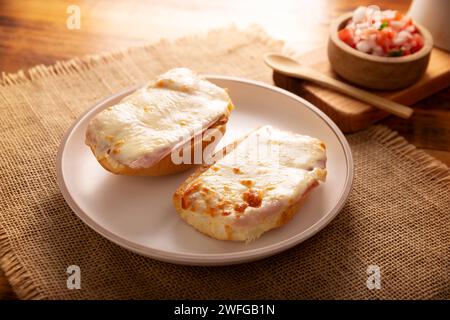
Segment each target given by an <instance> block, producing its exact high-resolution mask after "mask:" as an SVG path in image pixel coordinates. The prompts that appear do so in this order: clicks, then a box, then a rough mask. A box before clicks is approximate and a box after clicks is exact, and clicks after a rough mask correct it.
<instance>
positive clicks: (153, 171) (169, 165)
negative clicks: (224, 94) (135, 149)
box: [88, 103, 232, 177]
mask: <svg viewBox="0 0 450 320" xmlns="http://www.w3.org/2000/svg"><path fill="white" fill-rule="evenodd" d="M229 109H230V110H231V109H232V105H231V103H230V107H229ZM229 115H230V111H227V112H226V113H225V114H223V115H222V116H221V117H220V118H219V120H217V121H216V122H215V123H213V124H212V125H211V126H210V127H209V128H208V129H207V130H218V131H220V132H221V134H222V136H223V134H225V131H226V124H227V122H228V118H229ZM205 131H206V130H205ZM217 142H218V141H215V140H209V139H204V137H203V139H202V140H201V144H202V148H201V150H204V149H205V148H206V147H207V146H208V145H210V144H212V143H217ZM187 143H190V145H191V148H190V152H191V163H181V164H174V163H173V161H172V157H171V154H170V153H169V154H168V155H166V156H165V157H164V158H162V159H161V160H160V161H158V162H157V163H156V164H155V165H153V166H151V167H148V168H131V167H130V166H127V165H125V164H121V163H119V162H117V161H116V160H115V159H114V158H112V157H108V156H106V157H101V158H99V157H97V154H96V150H95V146H93V145H92V144H88V146H89V147H90V148H91V150H92V152H93V153H94V155H96V158H97V161H98V162H99V163H100V164H101V165H102V167H103V168H105V169H106V170H108V171H109V172H111V173H114V174H118V175H125V176H153V177H156V176H164V175H170V174H175V173H179V172H182V171H186V170H188V169H190V168H192V167H194V166H196V165H197V164H195V163H194V159H193V157H194V148H196V145H195V141H194V138H192V139H191V140H190V141H189V142H187ZM196 143H197V144H198V142H196ZM182 148H183V147H180V149H182ZM178 150H179V149H178ZM181 154H182V150H181Z"/></svg>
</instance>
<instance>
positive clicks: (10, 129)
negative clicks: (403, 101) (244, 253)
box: [0, 28, 450, 299]
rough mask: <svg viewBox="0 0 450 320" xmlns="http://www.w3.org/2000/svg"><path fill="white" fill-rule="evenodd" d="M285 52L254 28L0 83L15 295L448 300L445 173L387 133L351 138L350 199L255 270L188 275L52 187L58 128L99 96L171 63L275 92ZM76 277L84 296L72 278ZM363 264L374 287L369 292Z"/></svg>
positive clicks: (1, 237) (3, 251)
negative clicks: (84, 216)
mask: <svg viewBox="0 0 450 320" xmlns="http://www.w3.org/2000/svg"><path fill="white" fill-rule="evenodd" d="M281 47H282V43H281V42H277V41H274V40H270V39H269V38H268V37H267V36H266V35H265V34H264V33H263V32H261V31H260V30H257V29H255V28H250V29H248V30H246V31H238V30H236V29H234V28H231V29H223V30H216V31H213V32H211V33H209V34H208V35H207V36H204V37H189V38H184V39H181V40H179V41H176V42H174V43H172V42H168V41H161V42H159V43H157V44H154V45H148V46H145V47H139V48H132V49H129V50H127V51H122V52H116V53H111V54H107V55H101V56H94V57H88V58H85V59H82V60H78V59H75V60H71V61H67V62H60V63H57V64H56V65H54V66H51V67H44V66H38V67H35V68H33V69H32V70H30V71H29V72H28V73H27V74H25V73H23V72H21V73H18V74H15V75H4V77H3V82H2V84H1V85H0V132H1V136H0V150H1V157H0V177H1V184H0V186H1V197H2V198H1V203H0V210H1V211H0V225H1V228H0V265H1V267H2V268H3V269H4V271H5V273H6V275H7V277H8V278H9V280H10V282H11V284H12V286H13V288H14V290H15V292H16V293H17V295H18V296H19V297H20V298H25V299H29V298H36V299H41V298H43V299H61V298H63V299H72V298H100V299H103V298H155V299H158V298H159V299H160V298H189V299H196V298H207V299H218V298H220V299H222V298H223V299H228V298H248V299H253V298H275V299H279V298H282V299H283V298H287V299H289V298H330V299H335V298H449V296H450V249H449V245H450V198H449V189H450V188H449V181H450V175H449V172H448V168H447V167H445V166H444V165H442V164H440V163H439V162H437V161H436V160H433V159H432V158H431V157H429V156H427V155H426V154H424V153H422V152H419V151H417V150H416V149H415V148H414V147H413V146H411V145H409V144H408V143H406V142H405V140H404V139H402V138H401V137H399V136H397V135H396V134H395V133H393V132H391V131H390V130H388V129H386V128H384V127H372V128H371V129H369V130H367V131H365V132H361V133H358V134H355V135H352V136H349V137H348V139H349V141H350V144H351V146H352V150H353V153H354V158H355V169H356V176H355V182H354V190H353V192H352V195H351V197H350V199H349V200H348V203H347V205H346V206H345V208H344V210H343V211H342V212H341V213H340V214H339V215H338V216H337V218H336V219H335V220H334V221H333V222H332V223H331V224H330V225H329V226H328V227H327V228H325V229H324V230H323V231H322V232H320V233H319V234H318V235H316V236H315V237H313V238H311V239H310V240H308V241H306V242H305V243H303V244H301V245H298V246H297V247H295V248H293V249H291V250H289V251H287V252H284V253H282V254H279V255H277V256H274V257H271V258H268V259H265V260H263V261H259V262H254V263H249V264H243V265H238V266H228V267H189V266H177V265H171V264H167V263H162V262H158V261H154V260H151V259H148V258H145V257H142V256H139V255H136V254H133V253H131V252H128V251H127V250H124V249H122V248H120V247H118V246H116V245H114V244H112V243H111V242H109V241H107V240H105V239H104V238H102V237H101V236H99V235H97V234H96V233H95V232H93V231H92V230H90V229H89V228H88V227H86V226H85V225H84V224H83V223H82V222H81V221H80V220H79V219H78V218H77V217H76V216H75V214H73V213H72V212H71V210H70V209H69V207H68V206H67V204H66V203H65V201H64V199H63V197H62V195H61V193H60V192H59V190H58V186H57V184H56V176H55V159H56V153H57V149H58V146H59V143H60V141H61V138H62V136H63V134H64V132H65V131H66V130H67V128H69V126H70V125H71V124H72V122H73V121H74V120H75V119H76V118H77V117H78V116H79V115H80V114H81V113H82V112H83V111H85V110H86V108H88V107H89V106H91V105H92V104H93V103H94V102H96V101H98V100H99V99H101V98H103V97H105V96H107V95H109V94H111V93H114V92H117V91H118V90H121V89H123V88H126V87H128V86H130V85H133V84H136V83H140V82H142V81H144V80H148V79H151V78H152V77H153V76H155V75H156V74H158V73H160V72H163V71H165V70H167V69H169V68H172V67H176V66H188V67H191V68H193V69H195V70H198V71H199V72H204V73H218V74H225V75H233V76H242V77H247V78H251V79H256V80H262V81H267V82H271V72H270V70H269V69H268V68H267V67H265V66H264V65H263V63H262V61H261V56H262V54H263V53H265V52H268V51H278V50H280V49H281ZM73 264H75V265H78V266H80V267H81V275H82V288H81V290H68V289H67V287H66V280H67V274H66V268H67V266H69V265H73ZM369 265H377V266H379V268H380V270H381V289H379V290H377V289H373V290H369V289H368V288H367V285H366V281H367V278H368V275H367V273H366V272H367V268H368V266H369Z"/></svg>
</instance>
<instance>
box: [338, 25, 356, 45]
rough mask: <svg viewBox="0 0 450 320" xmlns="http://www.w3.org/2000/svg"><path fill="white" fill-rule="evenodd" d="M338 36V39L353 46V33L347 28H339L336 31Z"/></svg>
mask: <svg viewBox="0 0 450 320" xmlns="http://www.w3.org/2000/svg"><path fill="white" fill-rule="evenodd" d="M338 36H339V39H341V40H342V41H344V42H345V43H346V44H348V45H349V46H352V47H355V42H354V41H353V35H352V32H351V31H350V30H349V29H347V28H344V29H342V30H340V31H339V33H338Z"/></svg>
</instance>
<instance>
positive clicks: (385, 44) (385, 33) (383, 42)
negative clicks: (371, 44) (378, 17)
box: [376, 28, 394, 52]
mask: <svg viewBox="0 0 450 320" xmlns="http://www.w3.org/2000/svg"><path fill="white" fill-rule="evenodd" d="M392 39H394V33H393V32H392V30H391V28H384V29H383V30H381V31H380V32H379V33H378V35H377V40H376V41H377V44H378V45H379V46H380V47H382V48H383V49H384V51H386V52H387V51H388V50H389V47H390V46H391V45H392Z"/></svg>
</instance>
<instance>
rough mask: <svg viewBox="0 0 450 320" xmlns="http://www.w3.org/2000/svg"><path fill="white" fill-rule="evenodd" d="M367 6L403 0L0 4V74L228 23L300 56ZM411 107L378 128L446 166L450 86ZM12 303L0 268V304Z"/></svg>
mask: <svg viewBox="0 0 450 320" xmlns="http://www.w3.org/2000/svg"><path fill="white" fill-rule="evenodd" d="M373 3H377V4H378V5H379V6H380V7H381V8H392V9H398V10H401V11H403V12H405V11H407V9H408V6H409V4H410V0H398V1H393V0H391V1H388V0H378V1H373V0H372V1H358V0H314V1H310V0H273V1H260V0H249V1H238V0H214V1H210V0H191V1H185V0H159V1H157V0H155V1H141V0H126V1H119V0H99V1H94V0H92V1H77V0H71V1H65V0H52V1H50V0H21V1H17V0H10V1H7V0H0V57H1V58H0V71H3V72H6V73H9V72H16V71H18V70H20V69H27V68H29V67H32V66H34V65H36V64H51V63H54V62H55V61H57V60H61V59H68V58H71V57H74V56H83V55H84V54H89V53H98V52H102V51H108V50H112V49H117V48H123V47H127V46H130V45H137V44H142V43H145V42H148V41H155V40H158V39H159V38H161V37H166V38H170V39H173V38H176V37H179V36H182V35H185V34H189V33H199V32H205V31H206V30H208V29H210V28H214V27H221V26H226V25H229V24H231V23H234V24H235V25H237V26H241V27H244V26H247V25H250V24H252V23H257V24H260V25H262V26H263V27H264V28H265V29H266V31H267V32H268V33H269V34H270V35H271V36H273V37H277V38H280V39H284V40H285V41H287V42H288V43H289V45H290V46H291V47H292V48H294V49H296V50H297V51H299V52H306V51H309V50H311V49H314V48H316V47H319V46H323V45H324V44H325V43H326V39H327V26H328V23H329V22H330V20H331V19H333V18H334V17H336V16H338V15H339V14H341V13H343V12H346V11H350V10H352V9H354V8H355V7H357V6H358V5H360V4H365V5H368V4H373ZM70 4H75V5H78V6H79V8H80V12H81V25H80V29H78V30H70V29H68V28H67V25H66V21H67V19H68V17H69V14H67V12H66V11H67V8H68V6H69V5H70ZM415 107H416V112H415V114H414V116H413V118H412V119H410V120H409V121H405V120H401V119H398V118H395V117H390V118H387V119H386V120H383V121H382V123H384V124H386V125H388V126H389V127H391V128H393V129H394V130H397V131H399V132H400V133H401V134H402V135H403V136H405V137H406V138H407V139H408V140H409V141H410V142H411V143H413V144H415V145H416V146H417V147H419V148H421V149H424V150H425V151H426V152H428V153H429V154H431V155H433V156H434V157H436V158H438V159H440V160H442V161H443V162H444V163H446V164H447V165H450V88H447V89H445V90H443V91H441V92H439V93H437V94H435V95H434V96H432V97H430V98H427V99H425V100H423V101H421V102H420V103H417V104H416V105H415ZM14 298H15V296H14V294H13V293H12V291H11V288H10V286H9V285H8V282H7V280H6V278H5V277H4V275H3V273H2V272H1V271H0V299H14Z"/></svg>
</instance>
